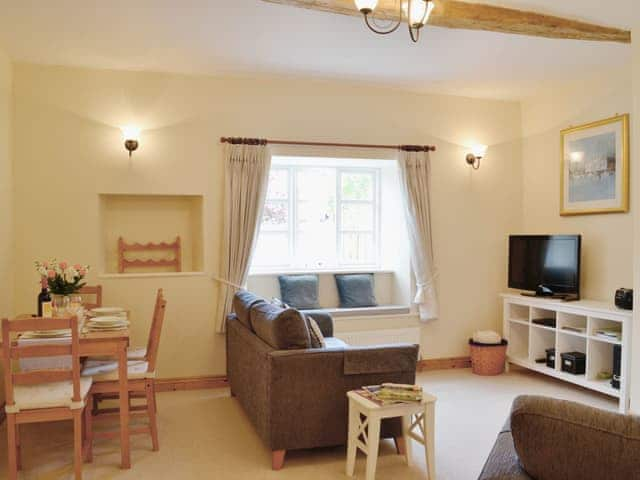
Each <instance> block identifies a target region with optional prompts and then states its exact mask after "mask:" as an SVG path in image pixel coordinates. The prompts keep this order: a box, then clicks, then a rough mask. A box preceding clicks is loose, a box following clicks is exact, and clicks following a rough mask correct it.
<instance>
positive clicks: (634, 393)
mask: <svg viewBox="0 0 640 480" xmlns="http://www.w3.org/2000/svg"><path fill="white" fill-rule="evenodd" d="M632 37H633V39H634V40H635V39H636V38H638V37H640V23H638V25H637V27H636V28H634V29H633V31H632ZM632 66H633V116H632V118H631V131H632V132H633V137H632V139H635V141H632V142H631V152H632V157H631V158H632V159H633V161H632V163H631V165H632V168H631V175H632V178H633V183H634V185H640V168H638V167H637V163H636V162H637V160H638V159H639V158H640V121H637V120H635V119H638V118H640V42H635V43H634V44H633V59H632ZM632 195H633V204H634V205H635V206H636V208H634V209H633V220H634V223H633V230H634V239H633V242H634V246H633V253H634V256H633V284H634V286H635V288H634V299H633V303H634V304H635V305H640V235H638V233H640V210H638V208H637V206H638V205H640V191H639V190H638V189H637V188H636V189H633V190H632ZM633 319H634V322H633V323H634V328H635V329H634V331H633V344H634V345H635V348H634V349H633V356H632V359H631V363H632V366H631V371H632V377H631V410H632V411H633V412H634V413H636V414H640V347H639V346H640V328H638V325H640V309H639V308H637V307H636V308H635V309H634V313H633Z"/></svg>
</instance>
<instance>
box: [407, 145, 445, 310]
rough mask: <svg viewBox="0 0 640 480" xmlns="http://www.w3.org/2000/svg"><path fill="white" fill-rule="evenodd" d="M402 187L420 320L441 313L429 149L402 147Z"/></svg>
mask: <svg viewBox="0 0 640 480" xmlns="http://www.w3.org/2000/svg"><path fill="white" fill-rule="evenodd" d="M398 165H399V167H400V168H399V170H400V188H401V192H402V197H403V201H404V210H405V217H406V223H407V231H408V233H409V247H410V249H411V266H412V267H413V272H414V274H415V277H416V288H417V291H416V296H415V298H414V300H413V303H415V304H417V305H418V309H419V312H420V320H422V321H427V320H433V319H435V318H437V317H438V298H437V295H436V283H435V279H436V271H435V266H434V259H433V245H432V243H433V242H432V236H431V232H432V230H431V205H430V189H429V187H430V178H431V162H430V158H429V152H425V151H422V149H417V148H410V147H406V148H401V149H400V150H399V155H398Z"/></svg>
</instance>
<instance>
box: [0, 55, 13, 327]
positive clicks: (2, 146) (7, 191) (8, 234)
mask: <svg viewBox="0 0 640 480" xmlns="http://www.w3.org/2000/svg"><path fill="white" fill-rule="evenodd" d="M12 70H13V69H12V66H11V61H10V59H9V57H8V56H6V55H5V54H4V53H3V52H2V51H1V50H0V274H1V275H2V278H3V279H4V280H3V287H2V289H0V317H1V316H6V315H11V314H12V313H13V308H12V306H13V290H12V284H13V273H12V251H11V248H12V245H13V208H12V196H13V194H12V192H13V181H12V178H13V173H12V168H11V128H12V125H11V116H12V110H13V95H12V75H13V72H12Z"/></svg>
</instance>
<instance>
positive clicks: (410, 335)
mask: <svg viewBox="0 0 640 480" xmlns="http://www.w3.org/2000/svg"><path fill="white" fill-rule="evenodd" d="M335 336H336V337H337V338H339V339H340V340H344V341H345V342H346V343H348V344H349V345H354V346H357V347H367V346H371V345H382V344H390V343H415V344H417V345H420V328H418V327H411V328H394V329H388V330H361V331H355V332H336V333H335Z"/></svg>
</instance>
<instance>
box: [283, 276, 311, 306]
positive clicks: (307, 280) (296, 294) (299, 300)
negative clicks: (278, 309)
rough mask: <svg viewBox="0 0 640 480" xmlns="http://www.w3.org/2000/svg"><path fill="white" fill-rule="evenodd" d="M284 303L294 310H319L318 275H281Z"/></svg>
mask: <svg viewBox="0 0 640 480" xmlns="http://www.w3.org/2000/svg"><path fill="white" fill-rule="evenodd" d="M278 282H280V295H281V296H282V301H283V302H284V303H286V304H287V305H290V306H292V307H293V308H318V307H319V306H320V305H319V304H318V276H317V275H280V276H279V277H278Z"/></svg>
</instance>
